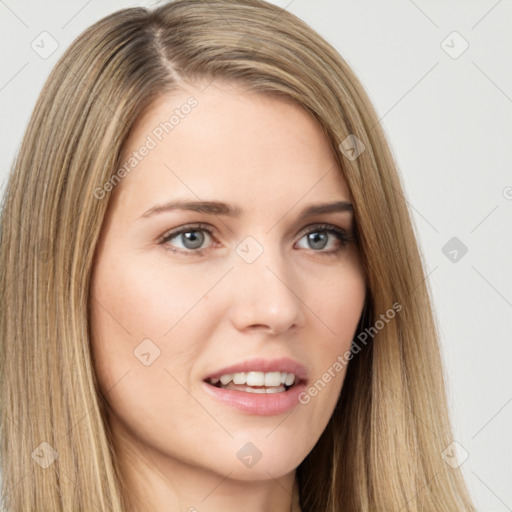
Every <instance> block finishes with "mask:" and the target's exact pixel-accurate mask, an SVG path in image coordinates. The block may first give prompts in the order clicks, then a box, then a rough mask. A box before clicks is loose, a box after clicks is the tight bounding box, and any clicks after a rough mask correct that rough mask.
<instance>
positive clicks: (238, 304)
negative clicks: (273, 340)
mask: <svg viewBox="0 0 512 512" xmlns="http://www.w3.org/2000/svg"><path fill="white" fill-rule="evenodd" d="M233 274H234V275H233V276H232V277H233V280H234V281H233V282H234V287H235V291H234V293H233V302H232V306H231V320H232V322H233V324H234V325H235V326H236V328H237V329H238V330H240V331H247V330H254V329H261V330H266V331H268V334H271V335H279V334H282V333H285V332H287V331H288V330H291V329H300V328H302V327H303V326H304V322H305V314H304V309H303V308H304V303H303V301H302V300H301V295H300V294H301V292H303V290H302V289H301V286H300V282H299V280H298V279H297V277H295V276H294V275H293V271H292V269H291V268H290V265H289V264H287V262H286V261H285V260H284V259H283V257H282V255H281V254H280V252H279V251H278V250H276V251H273V252H271V251H270V250H269V249H268V248H266V249H265V250H264V252H263V254H261V255H260V256H259V257H258V258H257V259H256V261H254V262H252V263H247V262H246V261H244V260H243V259H242V258H239V259H238V260H237V262H236V263H235V269H234V271H233Z"/></svg>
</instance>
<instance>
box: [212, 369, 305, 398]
mask: <svg viewBox="0 0 512 512" xmlns="http://www.w3.org/2000/svg"><path fill="white" fill-rule="evenodd" d="M295 380H296V379H295V375H294V374H293V373H284V372H267V373H264V372H240V373H227V374H225V375H221V376H220V378H214V379H210V382H211V383H212V384H218V383H219V381H220V383H221V384H222V385H223V386H227V385H228V384H229V383H230V382H233V384H238V385H243V384H246V385H247V386H258V387H261V386H266V387H269V388H277V389H280V388H284V386H292V385H293V384H294V383H295ZM283 385H284V386H283ZM262 392H266V391H265V390H262ZM267 392H270V393H274V392H276V391H274V389H272V390H270V391H268V390H267Z"/></svg>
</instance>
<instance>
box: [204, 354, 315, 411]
mask: <svg viewBox="0 0 512 512" xmlns="http://www.w3.org/2000/svg"><path fill="white" fill-rule="evenodd" d="M307 378H308V376H307V370H306V367H305V366H304V365H302V364H300V363H298V362H297V361H294V360H293V359H289V358H287V357H283V358H280V359H251V360H248V361H244V362H241V363H238V364H234V365H231V366H228V367H225V368H222V369H220V370H217V371H216V372H214V373H211V374H210V375H207V376H206V378H204V379H203V386H204V390H205V392H206V393H207V394H208V395H209V396H210V397H211V398H212V399H213V400H214V401H216V402H217V403H219V402H220V403H222V404H223V405H224V406H227V407H229V408H231V409H234V410H237V411H239V412H241V413H243V414H251V415H258V416H273V415H278V414H284V413H287V412H289V411H290V410H291V409H293V408H294V407H297V405H298V404H299V403H300V402H299V396H300V394H301V393H303V392H304V390H305V389H306V384H307Z"/></svg>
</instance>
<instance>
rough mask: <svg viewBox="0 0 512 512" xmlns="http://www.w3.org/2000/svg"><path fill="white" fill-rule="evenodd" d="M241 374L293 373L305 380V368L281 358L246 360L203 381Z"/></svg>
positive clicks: (217, 371) (218, 371)
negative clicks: (231, 374)
mask: <svg viewBox="0 0 512 512" xmlns="http://www.w3.org/2000/svg"><path fill="white" fill-rule="evenodd" d="M242 372H264V373H268V372H283V373H293V374H294V375H295V377H296V378H297V380H299V381H306V380H307V370H306V367H305V366H304V365H302V364H300V363H298V362H297V361H294V360H293V359H289V358H287V357H283V358H280V359H248V360H246V361H242V362H240V363H235V364H233V365H230V366H226V367H225V368H221V369H220V370H216V371H214V372H213V373H210V374H209V375H207V376H206V377H205V378H204V380H209V379H215V378H219V377H221V376H222V375H227V374H229V373H242Z"/></svg>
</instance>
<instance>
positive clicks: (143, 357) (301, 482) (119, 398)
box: [1, 0, 475, 512]
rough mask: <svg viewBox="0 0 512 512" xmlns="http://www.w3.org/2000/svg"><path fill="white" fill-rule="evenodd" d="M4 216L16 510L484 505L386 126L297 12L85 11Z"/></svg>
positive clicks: (220, 3)
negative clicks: (456, 415) (456, 441)
mask: <svg viewBox="0 0 512 512" xmlns="http://www.w3.org/2000/svg"><path fill="white" fill-rule="evenodd" d="M1 223H2V224H1V226H2V228H1V229H2V244H1V269H2V270H1V272H2V273H1V282H2V288H1V289H2V308H1V311H2V313H1V315H2V316H1V318H2V321H1V326H2V331H1V356H2V357H1V364H2V367H1V379H2V380H1V403H2V413H3V415H2V420H1V421H2V423H1V427H2V428H1V439H2V451H1V460H2V474H3V482H2V486H3V492H2V496H3V501H4V508H5V510H7V511H29V510H38V511H39V510H51V511H57V510H61V511H69V510H73V511H79V510H84V511H85V510H95V509H98V510H111V511H116V512H117V511H119V512H120V511H134V512H135V511H146V510H148V511H149V510H151V511H159V510H189V511H193V510H197V511H219V510H234V509H235V507H236V508H237V509H238V508H239V507H240V506H242V505H243V507H244V509H245V510H246V511H263V510H273V511H276V512H277V511H288V510H293V511H298V510H302V511H303V512H306V511H308V512H309V511H318V512H320V511H321V512H324V511H333V512H334V511H340V510H361V511H388V510H402V511H422V512H423V511H448V510H449V511H456V510H457V511H458V510H460V511H462V510H464V511H466V510H475V508H474V506H473V505H472V503H471V500H470V498H469V496H468V494H467V491H466V489H465V484H464V482H463V478H462V476H461V474H460V471H459V470H458V469H453V468H452V467H451V466H450V465H447V464H446V463H445V462H444V461H443V458H442V453H443V451H444V450H445V449H446V447H447V446H449V445H450V443H451V442H452V435H451V429H450V423H449V418H448V413H447V405H446V398H445V390H444V384H443V376H442V369H441V359H440V355H439V348H438V343H437V334H436V331H435V326H434V322H433V319H432V312H431V306H430V303H429V297H428V292H427V288H426V284H425V275H424V272H423V269H422V266H421V261H420V256H419V253H418V249H417V245H416V241H415V238H414V234H413V230H412V228H411V222H410V219H409V215H408V212H407V209H406V203H405V199H404V197H403V193H402V188H401V185H400V182H399V179H398V177H397V172H396V169H395V164H394V162H393V159H392V156H391V153H390V151H389V149H388V145H387V142H386V139H385V136H384V134H383V132H382V130H381V128H380V126H379V124H378V120H377V116H376V115H375V112H374V110H373V108H372V106H371V104H370V102H369V100H368V97H367V96H366V94H365V92H364V90H363V89H362V87H361V85H360V84H359V82H358V80H357V78H356V77H355V76H354V74H353V72H352V71H351V70H350V69H349V67H348V66H347V64H346V63H345V62H344V60H343V59H342V58H341V57H340V56H339V55H338V54H337V53H336V51H335V50H334V49H333V48H332V47H331V46H330V45H328V44H327V43H326V42H325V41H324V40H323V39H321V38H320V36H318V35H317V34H316V33H315V32H314V31H312V30H311V29H310V28H309V27H308V26H306V25H305V24H304V23H303V22H301V21H300V20H298V19H297V18H296V17H294V16H293V15H291V14H290V13H288V12H286V11H284V10H282V9H280V8H278V7H276V6H273V5H271V4H267V3H265V2H262V1H259V0H243V1H242V2H233V1H224V0H212V1H210V0H208V1H206V2H204V1H199V0H177V1H175V2H171V3H168V4H165V5H162V6H161V7H158V8H157V9H155V10H153V11H149V10H147V9H143V8H134V9H126V10H122V11H120V12H117V13H114V14H113V15H111V16H108V17H106V18H104V19H102V20H100V21H99V22H98V23H96V24H95V25H93V26H92V27H91V28H89V29H88V30H86V31H85V32H84V33H83V34H82V35H81V36H80V37H79V38H78V39H77V40H76V41H75V42H74V43H73V44H72V45H71V47H70V48H69V49H68V50H67V51H66V53H65V54H64V56H63V57H62V58H61V60H60V61H59V62H58V64H57V65H56V67H55V69H54V70H53V71H52V73H51V75H50V77H49V79H48V81H47V84H46V85H45V87H44V89H43V91H42V93H41V96H40V98H39V101H38V103H37V105H36V108H35V111H34V113H33V117H32V119H31V121H30V124H29V127H28V129H27V132H26V135H25V138H24V140H23V143H22V147H21V149H20V153H19V156H18V158H17V161H16V163H15V166H14V169H13V172H12V175H11V177H10V181H9V183H8V187H7V191H6V196H5V201H4V207H3V211H2V219H1Z"/></svg>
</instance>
